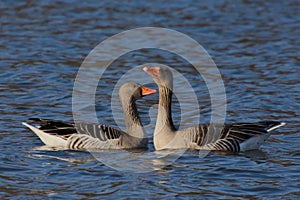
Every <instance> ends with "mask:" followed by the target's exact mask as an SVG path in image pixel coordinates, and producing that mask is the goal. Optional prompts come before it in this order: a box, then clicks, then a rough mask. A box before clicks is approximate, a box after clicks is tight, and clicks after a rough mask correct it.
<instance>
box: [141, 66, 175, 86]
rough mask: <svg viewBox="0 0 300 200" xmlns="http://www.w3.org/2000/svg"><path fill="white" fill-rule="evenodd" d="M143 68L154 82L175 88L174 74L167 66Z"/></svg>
mask: <svg viewBox="0 0 300 200" xmlns="http://www.w3.org/2000/svg"><path fill="white" fill-rule="evenodd" d="M143 70H144V71H145V72H146V73H147V74H148V75H149V76H151V77H152V79H153V80H154V82H155V83H156V84H157V85H158V86H159V87H160V86H164V87H167V88H169V89H171V90H172V89H173V75H172V72H171V70H170V69H169V68H167V67H162V66H158V67H144V68H143Z"/></svg>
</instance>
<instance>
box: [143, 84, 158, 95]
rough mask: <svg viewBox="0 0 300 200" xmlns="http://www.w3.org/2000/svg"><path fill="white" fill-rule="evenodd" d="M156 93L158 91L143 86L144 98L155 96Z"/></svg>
mask: <svg viewBox="0 0 300 200" xmlns="http://www.w3.org/2000/svg"><path fill="white" fill-rule="evenodd" d="M155 93H156V90H154V89H151V88H147V87H144V86H142V96H147V95H150V94H155Z"/></svg>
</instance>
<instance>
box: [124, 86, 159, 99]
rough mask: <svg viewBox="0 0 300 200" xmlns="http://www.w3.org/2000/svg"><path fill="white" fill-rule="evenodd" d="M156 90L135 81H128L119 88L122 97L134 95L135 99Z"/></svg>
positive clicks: (153, 92)
mask: <svg viewBox="0 0 300 200" xmlns="http://www.w3.org/2000/svg"><path fill="white" fill-rule="evenodd" d="M155 93H156V90H154V89H151V88H147V87H145V86H143V85H141V84H138V83H135V82H128V83H125V84H124V85H122V86H121V88H120V90H119V95H120V97H123V96H127V97H132V99H133V101H135V100H138V99H141V98H142V97H144V96H147V95H150V94H155Z"/></svg>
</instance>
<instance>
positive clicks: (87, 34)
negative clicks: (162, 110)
mask: <svg viewBox="0 0 300 200" xmlns="http://www.w3.org/2000/svg"><path fill="white" fill-rule="evenodd" d="M299 8H300V3H299V1H297V0H295V1H293V0H292V1H284V2H280V1H269V2H262V1H226V0H223V1H209V2H206V1H197V2H192V1H188V2H187V1H176V2H168V1H151V2H150V1H147V2H143V1H129V2H126V3H125V2H124V3H121V2H110V1H101V2H99V1H93V0H90V1H85V2H82V1H72V2H71V1H70V2H69V1H66V2H62V1H40V2H38V1H31V0H27V1H2V2H1V3H0V13H1V14H0V23H1V24H0V30H1V31H0V48H1V54H0V92H1V95H0V103H1V104H0V113H1V115H0V128H1V129H0V130H1V134H0V148H1V149H0V150H1V154H0V161H1V162H0V163H1V164H0V171H1V173H0V197H1V199H45V198H49V199H60V198H61V199H81V198H85V199H86V198H91V199H105V198H109V199H113V198H115V199H130V198H148V199H157V198H166V199H172V198H178V199H217V198H218V199H273V198H283V199H298V198H299V196H300V192H299V187H300V185H299V183H300V173H299V171H300V162H299V159H300V151H299V136H300V135H299V134H300V129H299V122H300V121H299V115H300V92H299V91H300V82H299V78H300V71H299V64H300V59H299V52H300V40H299V35H300V29H299V21H300V16H299ZM143 26H157V27H166V28H171V29H175V30H178V31H181V32H183V33H185V34H187V35H188V36H190V37H192V38H193V39H195V40H196V41H198V42H199V43H200V44H201V45H203V47H204V48H205V49H206V50H207V51H208V52H209V54H210V55H211V56H212V58H213V59H214V61H215V62H216V64H217V66H218V68H219V70H220V72H221V74H222V78H223V81H224V84H225V88H226V94H227V116H226V121H228V122H236V121H257V120H281V121H285V122H287V125H286V126H285V127H283V128H281V129H279V130H278V131H275V132H274V134H273V135H272V136H271V137H270V138H269V139H268V141H267V142H266V143H265V144H264V145H263V146H262V148H261V149H260V150H258V151H251V152H246V153H240V154H224V153H210V154H208V155H207V156H205V157H199V153H198V152H193V151H187V152H185V153H184V155H182V156H181V157H180V158H179V159H178V160H176V161H175V162H174V163H172V164H169V165H163V164H160V163H159V162H158V163H154V164H153V166H154V168H153V170H152V171H151V172H147V173H128V172H123V171H117V170H114V169H113V168H110V167H108V166H106V165H105V164H103V163H102V162H99V161H98V160H97V159H96V158H95V157H94V156H93V155H92V154H90V153H87V152H81V151H56V150H53V149H52V150H49V149H43V148H40V147H41V146H42V143H41V141H40V140H39V139H38V138H37V137H36V136H35V135H33V133H31V132H29V131H28V130H27V129H25V128H24V127H23V126H22V125H21V122H22V121H24V120H26V119H27V118H29V117H32V116H38V117H47V118H54V119H60V120H66V121H70V120H72V90H73V84H74V79H75V77H76V73H77V70H78V69H79V66H80V64H81V63H82V61H83V59H84V58H85V56H86V55H87V54H88V53H89V52H90V51H91V50H92V49H93V48H94V47H95V46H96V45H97V44H99V43H100V42H101V41H103V40H104V39H106V38H107V37H110V36H112V35H114V34H117V33H119V32H121V31H124V30H128V29H131V28H137V27H143ZM145 62H157V63H164V64H167V65H170V66H172V67H175V68H176V69H177V70H179V71H180V72H181V73H182V74H184V75H185V77H186V78H187V79H188V80H189V81H190V84H191V85H192V86H193V88H194V90H195V92H196V94H197V98H198V101H199V104H200V107H201V117H200V121H201V122H208V121H209V119H210V114H211V113H210V112H211V110H210V108H209V106H210V98H209V94H208V91H207V88H206V86H205V83H204V82H203V80H202V79H201V78H199V76H198V75H197V74H195V71H193V70H191V68H190V66H189V64H188V63H187V62H186V61H185V60H183V59H182V58H180V57H178V56H176V55H174V54H170V53H167V52H162V51H160V50H149V49H146V50H144V49H143V50H139V51H135V52H131V53H129V54H127V55H124V56H122V57H120V58H119V59H118V60H117V61H116V62H115V63H113V64H112V65H111V66H110V68H109V69H110V70H107V71H106V72H105V74H104V75H105V76H104V77H103V79H101V81H100V82H99V88H98V89H97V99H96V110H97V114H98V119H99V121H101V122H105V123H110V124H114V125H116V122H115V120H122V118H121V117H119V118H117V119H114V118H113V116H112V114H111V112H112V108H111V107H110V105H111V104H110V103H111V94H112V91H113V87H112V85H114V84H116V82H117V81H118V79H119V78H120V77H122V75H123V74H124V73H126V71H127V70H129V69H131V67H133V66H137V65H141V64H143V63H145ZM144 78H146V77H141V79H144ZM151 86H154V87H155V85H153V84H152V85H151ZM157 98H158V96H157V95H154V96H152V97H151V98H150V97H147V98H145V99H143V100H141V101H139V102H138V106H139V110H141V117H142V121H143V122H144V124H145V125H146V127H147V133H148V134H149V136H151V132H152V130H153V127H154V121H153V120H152V118H153V117H154V116H155V115H156V111H155V109H154V108H151V109H150V111H149V108H150V107H151V106H152V105H153V104H156V103H157ZM185 100H186V102H185V103H184V104H183V105H184V106H187V107H190V108H191V109H190V110H187V112H186V113H182V118H181V117H180V115H179V113H180V107H179V105H174V118H175V121H176V123H179V121H180V120H183V121H185V122H187V123H190V122H191V121H192V120H193V119H194V117H195V116H194V114H195V112H194V106H193V104H194V103H195V102H191V101H189V98H186V99H185ZM174 101H176V99H175V100H174ZM113 102H114V101H113ZM114 103H116V104H117V102H114ZM89 108H90V106H89V105H87V106H86V107H85V109H89ZM116 109H117V110H118V109H119V110H120V108H116ZM149 115H150V117H149ZM121 124H122V123H121ZM151 142H152V139H151ZM151 152H153V146H151V145H150V149H149V150H147V151H146V152H143V153H144V154H145V155H148V154H150V153H151ZM121 155H122V154H121ZM124 155H126V156H128V153H125V154H124ZM132 155H138V154H136V153H134V152H132ZM117 161H118V160H116V162H117ZM126 161H129V160H126V159H125V160H120V163H122V162H123V163H126ZM144 164H148V163H146V162H145V163H144Z"/></svg>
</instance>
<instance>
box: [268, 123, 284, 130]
mask: <svg viewBox="0 0 300 200" xmlns="http://www.w3.org/2000/svg"><path fill="white" fill-rule="evenodd" d="M284 125H286V123H285V122H281V123H280V124H279V125H277V126H273V127H271V128H269V129H268V130H267V131H268V132H270V131H273V130H274V129H276V128H279V127H281V126H284Z"/></svg>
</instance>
